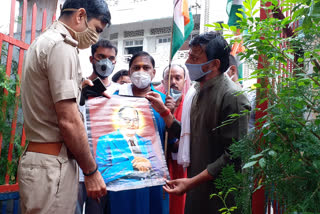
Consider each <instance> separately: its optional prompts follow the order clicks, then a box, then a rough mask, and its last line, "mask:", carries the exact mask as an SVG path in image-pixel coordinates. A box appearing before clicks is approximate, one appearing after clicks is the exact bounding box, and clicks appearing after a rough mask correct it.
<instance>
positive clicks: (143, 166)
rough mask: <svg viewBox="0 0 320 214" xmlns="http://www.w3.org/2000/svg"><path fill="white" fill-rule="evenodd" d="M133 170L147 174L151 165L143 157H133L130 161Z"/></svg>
mask: <svg viewBox="0 0 320 214" xmlns="http://www.w3.org/2000/svg"><path fill="white" fill-rule="evenodd" d="M131 163H132V166H133V168H136V169H138V170H139V171H142V172H148V171H149V170H150V169H151V163H150V161H149V160H148V159H147V158H144V157H134V159H133V161H131Z"/></svg>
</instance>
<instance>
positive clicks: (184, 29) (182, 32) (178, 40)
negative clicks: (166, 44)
mask: <svg viewBox="0 0 320 214" xmlns="http://www.w3.org/2000/svg"><path fill="white" fill-rule="evenodd" d="M193 26H194V24H193V18H192V14H191V12H190V10H189V4H188V0H174V14H173V34H172V52H171V59H172V58H173V56H174V54H175V53H176V52H177V51H178V50H179V48H180V47H181V46H182V45H183V43H184V41H185V40H186V39H187V38H188V36H189V35H190V33H191V31H192V29H193Z"/></svg>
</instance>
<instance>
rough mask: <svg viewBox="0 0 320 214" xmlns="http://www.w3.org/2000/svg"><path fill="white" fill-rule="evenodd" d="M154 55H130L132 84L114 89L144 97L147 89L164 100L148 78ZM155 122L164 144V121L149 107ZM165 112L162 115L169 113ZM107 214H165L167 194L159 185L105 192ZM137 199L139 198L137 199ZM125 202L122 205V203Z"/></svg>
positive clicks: (167, 202) (167, 201)
mask: <svg viewBox="0 0 320 214" xmlns="http://www.w3.org/2000/svg"><path fill="white" fill-rule="evenodd" d="M154 67H155V61H154V59H153V57H152V56H151V55H150V54H149V53H147V52H144V51H141V52H138V53H136V54H135V55H133V56H132V58H131V59H130V62H129V76H130V79H131V82H132V83H129V84H123V85H121V86H120V87H119V90H118V91H116V92H115V94H118V95H127V96H139V97H144V96H145V95H146V94H147V93H148V92H154V93H156V94H158V95H159V97H160V99H161V100H162V101H163V102H165V95H164V94H163V93H161V92H159V91H157V90H155V89H154V87H153V85H152V83H151V81H152V79H153V78H154V76H155V73H156V70H155V69H154ZM152 111H153V113H154V117H155V121H156V124H157V128H158V132H159V135H160V138H161V143H162V145H164V133H165V123H164V121H163V119H162V118H161V116H160V114H159V113H158V112H156V111H155V110H154V109H152ZM169 113H170V111H169V112H165V113H164V114H162V116H165V114H169ZM107 197H109V200H108V203H109V204H110V206H109V207H110V212H109V213H110V214H127V213H130V214H168V213H169V199H168V194H167V193H163V190H162V187H161V186H154V187H147V188H141V189H134V190H126V191H119V192H111V191H110V192H108V195H107ZM137 199H139V200H137ZM123 201H125V205H123Z"/></svg>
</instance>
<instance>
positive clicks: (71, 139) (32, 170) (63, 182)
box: [18, 0, 111, 214]
mask: <svg viewBox="0 0 320 214" xmlns="http://www.w3.org/2000/svg"><path fill="white" fill-rule="evenodd" d="M110 19H111V16H110V12H109V9H108V6H107V4H106V2H105V1H104V0H66V1H65V3H64V5H63V8H62V10H61V16H60V18H59V21H56V22H54V23H53V24H52V25H51V26H50V27H49V28H48V29H47V30H46V31H45V32H44V33H43V34H41V35H40V36H39V37H38V38H37V39H36V40H35V41H34V42H33V43H32V44H31V46H30V47H29V49H28V51H27V54H26V57H25V61H24V67H23V73H22V80H21V99H22V109H23V114H24V125H25V131H26V136H27V140H28V141H29V144H28V147H27V149H26V151H25V153H24V154H23V155H22V157H21V160H20V163H19V168H18V179H19V187H20V190H19V193H20V198H21V210H22V213H72V214H73V213H74V210H75V205H76V199H77V191H78V167H77V163H78V164H79V166H80V168H81V169H82V170H83V172H84V174H85V175H86V176H85V185H86V189H87V192H88V196H89V197H92V198H94V199H97V200H99V198H100V197H102V196H103V195H105V194H106V191H107V190H106V185H105V183H104V181H103V179H102V177H101V175H100V173H99V171H97V165H96V163H95V161H94V158H93V157H92V155H91V153H90V149H89V145H88V139H87V135H86V131H85V128H84V124H83V121H82V118H81V114H80V113H79V110H78V104H77V103H78V101H79V98H80V91H81V87H82V85H81V84H82V74H81V69H80V63H79V58H78V48H79V49H83V48H88V47H90V45H92V44H94V43H96V41H97V40H98V34H99V33H101V32H102V31H103V29H104V27H105V26H106V25H109V24H110Z"/></svg>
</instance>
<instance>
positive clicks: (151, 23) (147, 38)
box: [100, 15, 200, 82]
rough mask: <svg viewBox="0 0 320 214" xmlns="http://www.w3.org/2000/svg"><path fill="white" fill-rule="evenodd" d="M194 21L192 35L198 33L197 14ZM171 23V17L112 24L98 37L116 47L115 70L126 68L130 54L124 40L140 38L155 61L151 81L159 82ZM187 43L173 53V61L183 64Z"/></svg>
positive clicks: (166, 57)
mask: <svg viewBox="0 0 320 214" xmlns="http://www.w3.org/2000/svg"><path fill="white" fill-rule="evenodd" d="M194 22H195V29H194V31H193V32H192V35H193V36H194V35H195V34H198V33H199V24H200V16H199V15H196V16H194ZM171 25H172V18H163V19H157V20H146V21H143V22H136V23H127V24H121V25H112V26H111V27H109V28H108V29H105V31H104V32H103V33H102V34H101V36H100V38H103V39H108V40H110V41H111V42H113V44H115V45H116V46H117V48H118V57H117V64H116V67H115V72H116V71H118V70H121V69H128V61H129V59H130V58H131V55H130V54H127V53H126V51H125V48H126V41H130V40H142V41H143V50H144V51H147V52H148V53H150V54H151V55H152V56H153V57H154V59H155V62H156V66H155V67H156V70H157V73H156V77H155V78H154V80H153V81H155V82H159V81H160V80H161V79H162V72H163V69H164V68H165V67H166V66H167V65H168V63H169V55H170V44H171V43H170V39H171ZM141 31H143V34H141ZM136 32H138V33H136ZM139 33H140V34H139ZM136 34H138V35H136ZM188 43H189V40H188V41H186V42H185V43H184V45H183V46H182V48H181V49H180V50H181V51H182V52H181V53H177V54H176V55H175V57H174V62H175V63H179V64H184V62H185V60H186V57H187V55H186V54H185V52H186V50H188ZM115 72H114V73H115Z"/></svg>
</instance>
